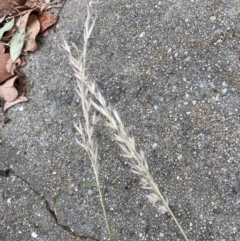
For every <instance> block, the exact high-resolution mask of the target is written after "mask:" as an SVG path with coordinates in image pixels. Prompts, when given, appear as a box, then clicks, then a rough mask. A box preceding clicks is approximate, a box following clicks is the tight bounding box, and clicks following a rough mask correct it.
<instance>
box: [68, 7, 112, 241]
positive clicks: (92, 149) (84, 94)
mask: <svg viewBox="0 0 240 241" xmlns="http://www.w3.org/2000/svg"><path fill="white" fill-rule="evenodd" d="M90 21H91V5H90V4H88V5H87V17H86V19H85V29H84V45H83V51H82V53H81V54H79V52H78V49H77V47H76V46H74V47H75V49H76V50H77V52H78V59H75V60H74V59H73V58H72V61H74V62H76V63H77V64H78V71H80V72H81V78H82V79H84V80H85V79H86V78H87V77H86V75H85V73H86V72H85V69H86V68H85V62H86V53H87V43H88V39H89V37H90V35H91V32H92V29H93V26H94V22H95V20H94V21H93V22H92V23H91V26H90ZM89 26H90V28H89ZM77 84H78V88H77V93H78V95H79V97H80V99H81V105H82V111H83V116H84V125H83V126H82V124H81V122H80V121H79V124H78V125H77V124H74V125H75V127H76V129H77V131H78V132H79V134H80V135H81V138H82V140H81V142H79V141H77V142H78V144H79V145H80V146H81V147H83V148H84V149H85V151H86V152H87V154H88V156H89V158H90V160H91V164H92V168H93V172H94V176H95V179H96V187H97V189H98V193H99V197H100V201H101V206H102V210H103V214H104V219H105V223H106V227H107V230H108V235H109V239H110V240H111V241H112V240H113V236H112V232H111V228H110V223H109V219H108V213H107V206H106V200H105V195H104V191H103V190H102V188H101V185H100V182H99V170H98V149H97V143H96V142H95V141H94V139H93V129H94V126H95V124H96V123H97V122H98V119H99V118H98V116H97V114H96V111H95V110H93V108H92V102H91V98H90V97H89V90H88V88H87V87H86V85H85V84H84V82H83V81H79V80H78V81H77Z"/></svg>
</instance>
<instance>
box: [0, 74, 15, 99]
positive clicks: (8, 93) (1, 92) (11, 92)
mask: <svg viewBox="0 0 240 241" xmlns="http://www.w3.org/2000/svg"><path fill="white" fill-rule="evenodd" d="M16 78H17V76H14V77H12V78H11V79H9V80H7V81H6V82H5V83H3V84H2V85H0V98H3V99H4V100H5V101H7V102H11V101H14V100H15V99H16V98H17V96H18V91H17V89H16V88H15V87H14V83H15V80H16Z"/></svg>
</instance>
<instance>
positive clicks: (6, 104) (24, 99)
mask: <svg viewBox="0 0 240 241" xmlns="http://www.w3.org/2000/svg"><path fill="white" fill-rule="evenodd" d="M27 101H28V99H27V97H25V96H19V97H18V98H17V99H16V100H14V101H12V102H5V105H4V108H3V111H4V112H5V111H6V110H7V109H8V108H10V107H12V106H14V105H16V104H18V103H21V102H27Z"/></svg>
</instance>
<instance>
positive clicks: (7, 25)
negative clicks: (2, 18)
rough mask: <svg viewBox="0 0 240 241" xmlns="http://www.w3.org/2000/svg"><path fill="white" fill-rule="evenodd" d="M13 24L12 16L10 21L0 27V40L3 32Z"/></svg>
mask: <svg viewBox="0 0 240 241" xmlns="http://www.w3.org/2000/svg"><path fill="white" fill-rule="evenodd" d="M13 26H14V18H12V20H11V21H9V22H7V23H5V24H4V26H3V27H2V28H0V40H1V39H2V37H3V34H4V33H5V32H7V31H9V30H10V29H11V28H12V27H13Z"/></svg>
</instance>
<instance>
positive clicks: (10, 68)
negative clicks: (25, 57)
mask: <svg viewBox="0 0 240 241" xmlns="http://www.w3.org/2000/svg"><path fill="white" fill-rule="evenodd" d="M21 62H22V61H21V58H18V59H16V60H15V61H14V62H12V60H11V58H10V59H9V60H8V61H7V63H6V70H7V72H8V73H10V74H11V75H14V71H15V69H16V68H18V67H19V66H22V64H21Z"/></svg>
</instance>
